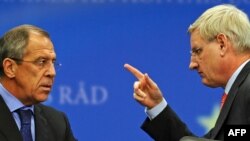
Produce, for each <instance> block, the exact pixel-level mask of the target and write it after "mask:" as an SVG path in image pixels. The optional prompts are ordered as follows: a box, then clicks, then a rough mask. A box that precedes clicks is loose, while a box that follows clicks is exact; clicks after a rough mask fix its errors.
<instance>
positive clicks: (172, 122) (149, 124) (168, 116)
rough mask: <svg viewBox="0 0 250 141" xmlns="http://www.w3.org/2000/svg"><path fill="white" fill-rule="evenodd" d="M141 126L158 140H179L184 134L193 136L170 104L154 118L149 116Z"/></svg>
mask: <svg viewBox="0 0 250 141" xmlns="http://www.w3.org/2000/svg"><path fill="white" fill-rule="evenodd" d="M141 128H142V129H143V130H144V131H145V132H146V133H148V134H149V136H151V137H152V138H153V139H154V140H156V141H179V140H180V139H181V138H182V137H183V136H193V134H192V133H191V132H190V131H189V129H188V128H187V126H186V125H185V124H184V123H183V122H182V121H181V120H180V119H179V118H178V116H177V115H176V113H175V112H174V111H173V110H172V109H171V107H170V106H166V108H165V109H164V110H163V111H162V112H161V113H160V114H159V115H158V116H157V117H155V118H154V119H153V120H150V119H149V118H147V119H146V120H145V121H144V123H143V125H142V126H141Z"/></svg>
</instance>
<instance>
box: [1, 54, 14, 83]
mask: <svg viewBox="0 0 250 141" xmlns="http://www.w3.org/2000/svg"><path fill="white" fill-rule="evenodd" d="M16 69H17V64H16V62H15V61H14V60H12V59H10V58H5V59H4V60H3V71H4V74H5V75H6V76H7V77H9V78H14V77H15V73H16Z"/></svg>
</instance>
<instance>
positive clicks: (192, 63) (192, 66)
mask: <svg viewBox="0 0 250 141" xmlns="http://www.w3.org/2000/svg"><path fill="white" fill-rule="evenodd" d="M198 66H199V64H198V63H197V62H196V60H195V58H194V56H191V59H190V64H189V69H191V70H194V69H197V68H198Z"/></svg>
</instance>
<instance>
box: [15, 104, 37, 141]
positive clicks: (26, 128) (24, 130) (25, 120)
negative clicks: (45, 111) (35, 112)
mask: <svg viewBox="0 0 250 141" xmlns="http://www.w3.org/2000/svg"><path fill="white" fill-rule="evenodd" d="M17 113H18V114H19V117H20V121H21V130H20V132H21V134H22V137H23V141H33V140H32V135H31V117H32V111H31V110H23V109H18V110H17Z"/></svg>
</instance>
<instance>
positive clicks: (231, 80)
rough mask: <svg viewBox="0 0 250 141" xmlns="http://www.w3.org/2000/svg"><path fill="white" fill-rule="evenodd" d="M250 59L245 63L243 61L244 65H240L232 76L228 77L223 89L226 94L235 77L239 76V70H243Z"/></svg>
mask: <svg viewBox="0 0 250 141" xmlns="http://www.w3.org/2000/svg"><path fill="white" fill-rule="evenodd" d="M249 61H250V59H248V60H247V61H245V62H244V63H242V64H241V65H240V67H239V68H238V69H237V70H236V71H235V72H234V73H233V75H232V76H231V77H230V79H229V81H228V82H227V85H226V87H225V93H226V94H228V93H229V90H230V89H231V87H232V85H233V83H234V81H235V79H236V78H237V76H238V75H239V74H240V72H241V70H242V69H243V67H244V66H245V65H246V64H247V62H249Z"/></svg>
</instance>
